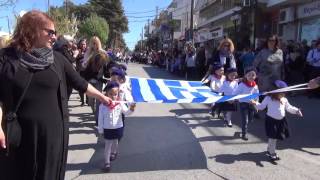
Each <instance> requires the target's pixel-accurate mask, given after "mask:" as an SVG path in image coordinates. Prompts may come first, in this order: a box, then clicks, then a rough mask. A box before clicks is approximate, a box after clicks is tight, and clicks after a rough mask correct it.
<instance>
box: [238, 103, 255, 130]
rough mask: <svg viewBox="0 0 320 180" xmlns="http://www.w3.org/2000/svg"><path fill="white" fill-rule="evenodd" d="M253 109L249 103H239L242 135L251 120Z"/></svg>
mask: <svg viewBox="0 0 320 180" xmlns="http://www.w3.org/2000/svg"><path fill="white" fill-rule="evenodd" d="M254 112H255V109H254V107H253V105H251V104H249V103H240V113H241V121H242V122H241V128H242V135H246V134H247V133H248V124H249V122H252V121H253V116H254Z"/></svg>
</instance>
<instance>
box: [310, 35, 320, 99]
mask: <svg viewBox="0 0 320 180" xmlns="http://www.w3.org/2000/svg"><path fill="white" fill-rule="evenodd" d="M307 63H308V64H309V68H310V69H309V70H310V76H309V77H310V78H311V79H314V78H316V77H318V76H320V40H318V41H317V42H316V43H315V46H314V48H313V49H311V50H310V51H309V52H308V56H307ZM310 93H311V94H310V97H320V93H319V92H318V91H316V90H312V91H311V92H310Z"/></svg>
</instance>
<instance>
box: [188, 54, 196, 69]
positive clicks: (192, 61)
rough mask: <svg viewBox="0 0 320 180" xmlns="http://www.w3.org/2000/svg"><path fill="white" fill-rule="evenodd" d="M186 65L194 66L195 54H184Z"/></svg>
mask: <svg viewBox="0 0 320 180" xmlns="http://www.w3.org/2000/svg"><path fill="white" fill-rule="evenodd" d="M186 62H187V67H196V55H192V56H191V57H189V55H187V56H186Z"/></svg>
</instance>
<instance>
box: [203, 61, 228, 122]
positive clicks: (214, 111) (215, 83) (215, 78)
mask: <svg viewBox="0 0 320 180" xmlns="http://www.w3.org/2000/svg"><path fill="white" fill-rule="evenodd" d="M225 80H226V77H225V75H224V68H223V66H222V65H221V64H220V63H216V64H214V65H213V68H212V73H211V74H210V75H209V76H208V78H207V79H205V80H204V81H203V83H204V84H206V83H208V82H209V83H210V88H211V91H213V92H215V93H220V88H221V86H222V85H223V82H224V81H225ZM211 115H212V116H213V118H216V117H219V115H220V103H212V105H211Z"/></svg>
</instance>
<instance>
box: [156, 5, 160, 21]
mask: <svg viewBox="0 0 320 180" xmlns="http://www.w3.org/2000/svg"><path fill="white" fill-rule="evenodd" d="M158 11H159V7H158V6H156V19H158V13H159V12H158Z"/></svg>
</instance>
